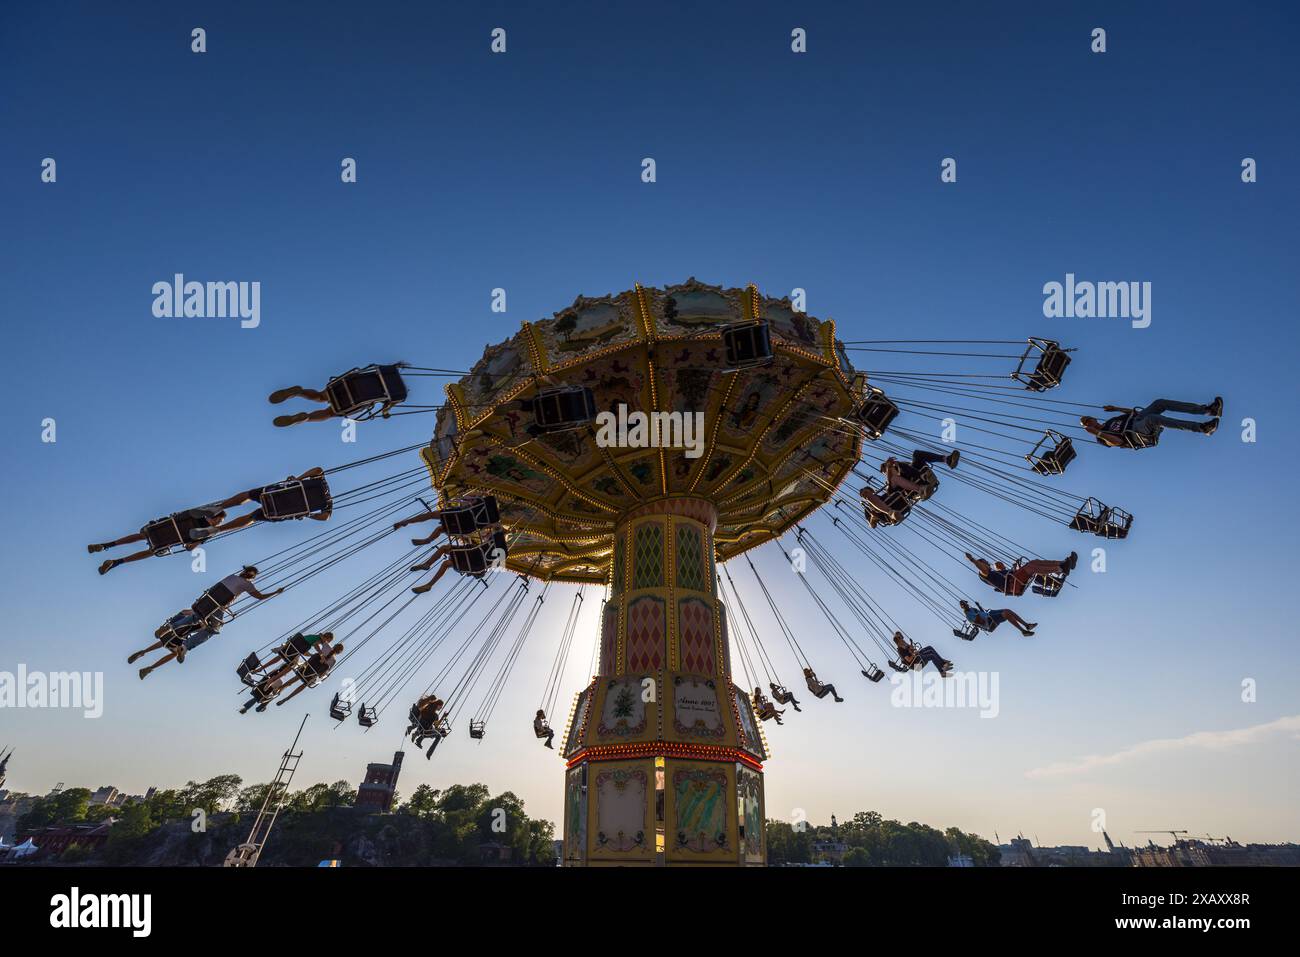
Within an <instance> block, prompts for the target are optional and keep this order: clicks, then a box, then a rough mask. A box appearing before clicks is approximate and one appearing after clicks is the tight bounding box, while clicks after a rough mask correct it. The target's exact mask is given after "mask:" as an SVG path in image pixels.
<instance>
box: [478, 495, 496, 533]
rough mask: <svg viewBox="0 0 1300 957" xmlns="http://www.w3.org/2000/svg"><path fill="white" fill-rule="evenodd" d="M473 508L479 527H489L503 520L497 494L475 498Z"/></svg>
mask: <svg viewBox="0 0 1300 957" xmlns="http://www.w3.org/2000/svg"><path fill="white" fill-rule="evenodd" d="M471 508H472V510H473V513H474V524H475V525H477V526H478V527H479V528H488V527H490V526H492V525H496V524H498V523H499V522H500V521H501V506H500V505H498V504H497V497H496V496H495V495H484V496H482V497H481V498H475V499H474V500H473V502H472V505H471Z"/></svg>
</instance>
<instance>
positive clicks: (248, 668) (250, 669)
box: [235, 652, 262, 688]
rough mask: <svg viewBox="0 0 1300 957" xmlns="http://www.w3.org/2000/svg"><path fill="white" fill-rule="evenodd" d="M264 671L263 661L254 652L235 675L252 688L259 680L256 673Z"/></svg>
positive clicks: (236, 670) (237, 669)
mask: <svg viewBox="0 0 1300 957" xmlns="http://www.w3.org/2000/svg"><path fill="white" fill-rule="evenodd" d="M261 670H262V661H261V659H260V658H258V657H257V652H253V653H252V654H251V655H249V656H248V657H247V658H245V659H244V660H243V662H242V663H241V664H240V665H239V667H238V668H236V669H235V674H237V675H239V680H240V681H242V682H243V683H244V684H246V685H248V686H249V687H250V688H252V687H254V686H255V685H256V684H257V682H258V680H260V679H258V678H255V677H254V672H258V671H261Z"/></svg>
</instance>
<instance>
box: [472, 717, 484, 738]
mask: <svg viewBox="0 0 1300 957" xmlns="http://www.w3.org/2000/svg"><path fill="white" fill-rule="evenodd" d="M486 732H487V722H486V721H471V722H470V723H469V736H470V737H471V738H473V739H474V740H475V741H482V740H483V735H484V734H485V733H486Z"/></svg>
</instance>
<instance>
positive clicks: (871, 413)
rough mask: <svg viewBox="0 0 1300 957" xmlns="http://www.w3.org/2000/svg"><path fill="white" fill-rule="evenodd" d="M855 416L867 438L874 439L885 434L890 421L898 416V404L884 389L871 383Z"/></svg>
mask: <svg viewBox="0 0 1300 957" xmlns="http://www.w3.org/2000/svg"><path fill="white" fill-rule="evenodd" d="M853 418H854V420H856V421H857V423H858V424H859V425H861V426H862V428H863V430H864V431H865V432H866V435H867V438H869V439H872V440H873V441H874V440H875V439H878V438H880V437H881V436H882V435H884V434H885V430H886V429H887V428H889V426H890V423H892V422H893V421H894V420H895V419H896V418H898V406H896V405H894V403H893V402H892V401H891V400H890V398H889V397H888V396H887V395H885V392H884V390H883V389H878V388H876V387H875V386H872V385H869V386H867V394H866V396H865V398H863V400H862V404H861V405H860V406H858V408H857V410H856V411H855V412H854V413H853Z"/></svg>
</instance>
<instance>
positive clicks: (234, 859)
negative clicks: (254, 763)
mask: <svg viewBox="0 0 1300 957" xmlns="http://www.w3.org/2000/svg"><path fill="white" fill-rule="evenodd" d="M309 717H311V715H307V714H305V715H303V716H302V724H300V725H298V733H297V734H295V735H294V736H293V744H291V745H289V750H288V751H286V752H284V754H283V755H282V756H281V758H280V769H279V770H278V771H276V773H275V780H274V781H272V782H271V786H270V787H269V788H268V789H267V792H266V797H265V798H264V799H263V801H262V807H261V809H260V810H259V811H258V812H257V819H256V820H254V821H253V829H252V830H251V831H250V832H249V833H248V840H246V841H245V842H244V843H243V844H240V845H239V846H238V847H235V848H232V849H231V851H230V853H229V854H227V855H226V860H225V863H224V864H223V865H222V866H223V867H256V866H257V859H258V858H259V857H261V856H262V848H263V847H265V846H266V840H267V838H268V837H270V835H271V828H272V827H274V826H275V819H276V818H277V817H279V816H280V811H281V809H282V808H283V807H284V802H285V801H286V800H287V799H288V797H289V784H290V782H292V781H293V773H294V772H295V771H297V770H298V762H299V761H300V760H301V759H302V752H301V751H298V752H295V751H294V748H296V747H297V746H298V739H299V738H300V737H302V729H303V725H305V724H306V723H307V719H308V718H309Z"/></svg>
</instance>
